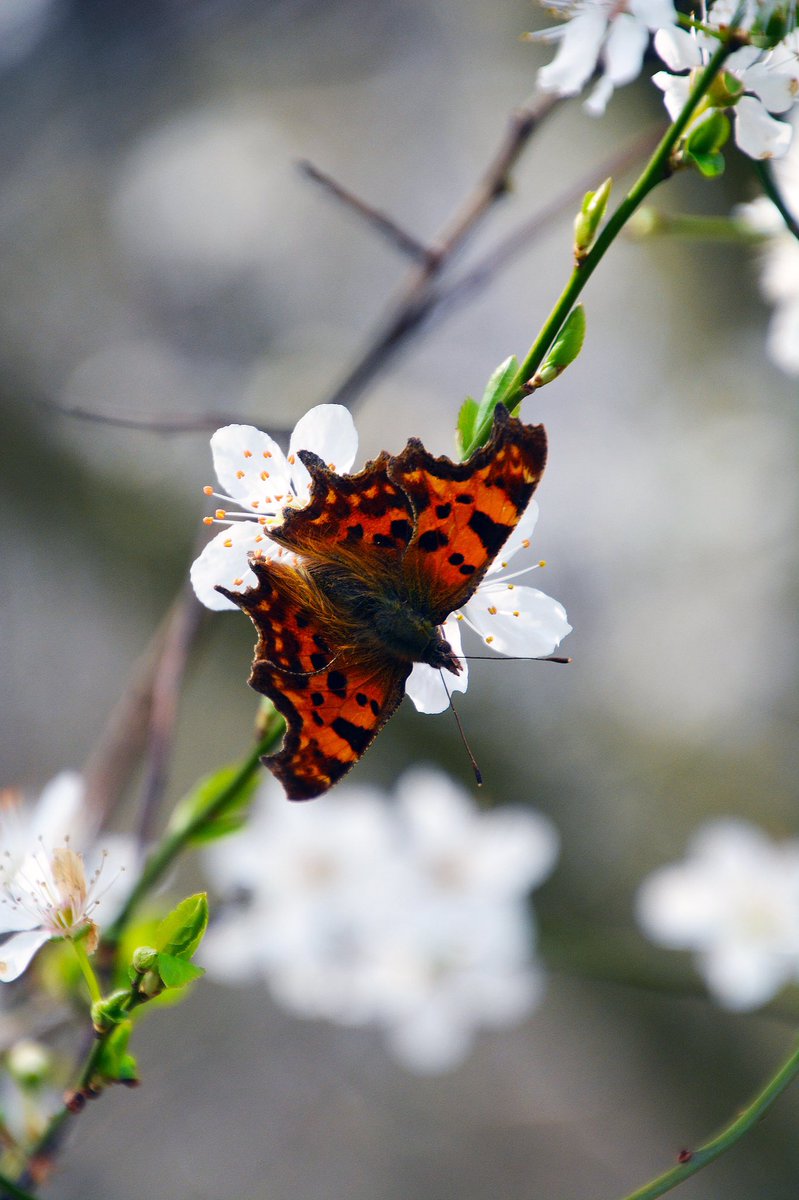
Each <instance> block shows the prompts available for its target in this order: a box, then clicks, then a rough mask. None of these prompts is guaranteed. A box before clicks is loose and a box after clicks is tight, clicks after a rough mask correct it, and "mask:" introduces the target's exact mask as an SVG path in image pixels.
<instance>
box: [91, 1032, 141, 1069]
mask: <svg viewBox="0 0 799 1200" xmlns="http://www.w3.org/2000/svg"><path fill="white" fill-rule="evenodd" d="M132 1029H133V1025H132V1024H131V1022H130V1021H124V1022H123V1023H122V1024H121V1025H115V1026H114V1028H113V1029H112V1030H111V1031H110V1033H108V1034H107V1035H106V1036H105V1038H104V1039H103V1044H102V1048H101V1049H100V1052H99V1056H98V1059H97V1063H96V1069H97V1075H98V1076H100V1078H101V1079H103V1080H104V1081H105V1082H107V1083H118V1082H130V1080H131V1079H135V1078H136V1062H135V1059H134V1058H133V1057H132V1056H131V1055H130V1054H128V1042H129V1041H130V1035H131V1032H132Z"/></svg>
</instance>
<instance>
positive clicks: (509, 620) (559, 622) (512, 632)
mask: <svg viewBox="0 0 799 1200" xmlns="http://www.w3.org/2000/svg"><path fill="white" fill-rule="evenodd" d="M463 611H464V615H465V616H466V617H467V618H468V620H469V622H470V623H471V624H472V625H473V626H474V627H475V629H476V630H477V632H478V633H479V634H480V636H481V637H482V638H483V640H484V641H485V642H486V643H487V645H489V646H490V647H491V649H492V650H496V651H497V652H498V653H499V654H509V655H513V656H517V655H518V656H521V657H524V658H540V657H541V656H542V655H544V654H551V653H552V651H553V650H554V649H555V647H556V646H558V645H559V644H560V642H561V641H562V640H563V638H565V637H566V634H567V633H571V628H572V627H571V625H570V624H569V622H568V621H567V620H566V612H565V610H564V609H563V607H562V606H561V605H560V604H558V602H557V600H553V599H552V597H551V596H547V595H546V593H545V592H539V591H538V589H537V588H530V587H510V586H508V585H507V584H503V583H501V582H497V583H490V584H489V585H488V586H485V585H484V586H483V587H480V588H478V590H477V593H476V594H475V595H474V596H473V597H472V599H471V600H470V601H469V603H468V604H466V605H465V606H464V610H463Z"/></svg>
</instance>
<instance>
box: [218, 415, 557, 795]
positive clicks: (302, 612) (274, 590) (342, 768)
mask: <svg viewBox="0 0 799 1200" xmlns="http://www.w3.org/2000/svg"><path fill="white" fill-rule="evenodd" d="M546 452H547V440H546V433H545V431H544V427H543V425H525V424H523V423H522V422H521V421H519V420H517V419H516V418H515V417H511V416H510V415H509V414H508V411H507V409H505V408H504V407H503V406H502V405H499V406H497V409H496V412H495V415H494V425H493V429H492V433H491V437H490V439H489V441H488V442H487V443H486V445H485V446H483V447H482V448H481V449H479V450H477V451H476V452H475V453H474V454H473V455H472V457H471V458H470V459H469V460H468V461H467V462H462V463H456V462H452V461H451V460H450V459H448V458H434V457H433V455H431V454H428V452H427V451H426V450H425V448H424V446H423V445H422V443H421V442H420V441H418V439H416V438H411V440H410V441H409V442H408V444H407V446H406V447H405V449H404V450H403V451H402V453H401V454H398V455H396V456H391V455H389V454H386V453H385V452H383V453H382V454H380V455H379V457H378V458H376V459H375V460H374V462H370V463H367V465H366V466H365V467H364V469H363V470H362V471H361V472H360V473H359V474H357V475H336V474H335V473H334V472H333V471H331V470H329V469H328V468H327V467H326V466H325V464H324V463H323V462H322V460H321V459H320V458H319V457H318V456H317V455H316V454H312V453H311V452H310V451H304V450H303V451H300V453H299V457H300V459H301V460H302V462H303V463H304V464H305V466H306V467H307V469H308V471H309V473H310V475H311V498H310V501H309V502H308V504H307V505H305V507H304V508H295V509H286V510H285V512H284V514H283V524H282V525H280V526H279V527H277V528H276V529H271V530H270V531H269V536H270V538H271V539H272V540H273V541H275V542H277V543H278V544H279V545H280V546H283V547H284V548H285V549H287V550H291V551H293V552H294V553H296V554H297V555H299V556H300V558H299V562H298V563H297V564H296V565H294V566H289V565H288V564H287V563H285V562H276V561H274V560H270V561H266V560H263V559H259V558H258V557H257V556H252V557H251V559H250V564H251V566H252V569H253V571H254V572H255V574H256V576H257V578H258V583H257V585H256V586H255V587H253V588H250V589H249V590H248V591H245V592H231V591H228V590H227V589H226V588H223V587H219V588H218V589H217V590H218V591H220V592H221V593H222V594H223V595H224V596H227V597H228V599H230V600H232V601H233V602H234V603H235V604H237V605H239V607H240V608H242V609H243V610H244V611H245V612H246V613H247V614H248V615H249V617H250V618H251V620H252V622H253V624H254V625H255V628H256V630H257V631H258V644H257V646H256V648H255V658H254V661H253V667H252V674H251V676H250V681H249V682H250V684H251V686H252V687H253V688H255V690H256V691H258V692H262V693H263V695H265V696H268V697H269V699H270V700H271V701H272V702H273V703H274V705H275V708H276V709H277V710H278V711H279V712H280V713H282V714H283V716H284V717H285V719H286V724H287V729H286V735H285V738H284V742H283V747H282V749H281V750H280V752H279V753H278V754H275V755H272V756H269V757H266V758H264V760H263V761H264V763H265V765H266V766H267V767H268V768H269V769H270V771H271V772H272V773H273V774H274V775H275V776H276V777H277V778H278V779H279V780H280V782H281V783H282V784H283V786H284V787H285V789H286V794H287V796H288V797H289V799H291V800H309V799H311V798H312V797H314V796H318V795H320V794H321V793H322V792H325V791H327V789H328V788H329V787H331V786H332V785H333V784H334V783H336V782H337V781H338V780H339V779H340V778H341V777H342V775H344V774H345V773H346V772H347V771H349V769H350V767H352V766H353V764H354V763H356V762H357V761H358V759H359V758H360V757H361V755H362V754H363V753H364V751H365V750H366V749H367V747H368V746H369V745H370V744H371V743H372V741H373V740H374V738H375V737H376V735H377V733H378V731H379V730H380V729H381V728H382V727H383V725H385V723H386V721H387V720H388V718H389V717H390V716H391V715H392V713H393V712H394V711H395V709H396V708H397V706H398V705H399V703H400V701H401V700H402V697H403V695H404V692H405V681H406V680H407V678H408V676H409V674H410V672H411V669H412V667H413V664H414V663H416V662H422V663H428V664H429V665H430V666H432V667H438V668H440V669H442V670H447V671H452V672H453V674H458V673H459V672H460V670H461V664H460V661H459V660H458V658H457V657H456V656H455V654H454V653H453V651H452V648H451V646H450V645H449V643H448V642H447V641H446V640H445V639H444V637H443V634H442V632H441V629H440V626H441V624H442V622H443V621H444V620H445V618H446V617H447V616H449V614H450V613H451V612H454V611H455V610H456V609H458V608H460V607H461V606H462V605H463V604H465V602H466V601H467V600H468V599H469V597H470V596H471V595H472V594H473V593H474V591H475V590H476V588H477V586H478V584H479V583H480V581H481V579H482V578H483V576H484V575H485V573H486V570H487V569H488V567H489V565H490V563H491V561H492V560H493V559H494V557H495V556H496V554H497V553H498V551H499V550H500V548H501V547H502V545H503V543H504V542H505V540H506V538H507V537H508V535H509V534H510V532H511V530H512V529H513V528H514V526H515V525H516V524H517V522H518V520H519V518H520V516H521V514H522V513H523V512H524V510H525V508H526V507H527V504H528V501H529V500H530V497H531V496H532V494H533V492H534V491H535V488H536V486H537V484H538V481H539V479H540V478H541V474H542V472H543V470H544V464H545V462H546Z"/></svg>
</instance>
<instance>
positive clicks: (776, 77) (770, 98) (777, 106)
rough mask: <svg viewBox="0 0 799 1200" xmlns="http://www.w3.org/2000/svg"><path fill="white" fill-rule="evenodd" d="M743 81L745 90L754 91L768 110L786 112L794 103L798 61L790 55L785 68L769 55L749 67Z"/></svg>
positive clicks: (798, 67) (798, 81)
mask: <svg viewBox="0 0 799 1200" xmlns="http://www.w3.org/2000/svg"><path fill="white" fill-rule="evenodd" d="M777 49H779V47H778V48H777ZM743 82H744V86H745V88H746V90H747V92H754V93H755V95H756V96H758V97H759V99H761V100H762V101H763V103H764V104H765V106H766V108H767V109H768V110H769V112H771V113H785V112H788V110H789V109H790V108H793V106H794V104H795V103H796V96H797V84H798V83H799V61H798V60H797V58H796V56H795V55H792V56H791V59H790V66H789V67H788V69H786V68H785V67H784V66H783V67H780V65H779V63H778V61H777V60H775V58H774V55H771V56H770V57H769V58H767V59H762V60H761V61H760V62H757V63H755V64H754V66H752V67H750V68H749V70H748V71H747V72H746V76H745V78H744V81H743Z"/></svg>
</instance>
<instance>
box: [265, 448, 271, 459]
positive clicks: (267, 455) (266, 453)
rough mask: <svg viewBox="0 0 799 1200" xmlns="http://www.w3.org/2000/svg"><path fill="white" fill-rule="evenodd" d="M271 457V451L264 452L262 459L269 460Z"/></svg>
mask: <svg viewBox="0 0 799 1200" xmlns="http://www.w3.org/2000/svg"><path fill="white" fill-rule="evenodd" d="M271 457H272V451H271V450H264V458H271Z"/></svg>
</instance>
